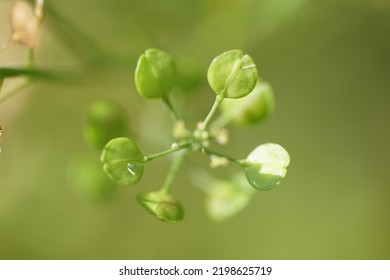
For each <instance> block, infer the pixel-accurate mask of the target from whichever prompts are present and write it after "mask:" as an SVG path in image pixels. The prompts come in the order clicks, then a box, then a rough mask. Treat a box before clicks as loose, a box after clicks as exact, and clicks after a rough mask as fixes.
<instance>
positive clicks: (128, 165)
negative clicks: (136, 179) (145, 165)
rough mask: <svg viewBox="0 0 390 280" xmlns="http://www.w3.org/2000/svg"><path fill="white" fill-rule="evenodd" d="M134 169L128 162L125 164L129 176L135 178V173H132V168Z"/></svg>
mask: <svg viewBox="0 0 390 280" xmlns="http://www.w3.org/2000/svg"><path fill="white" fill-rule="evenodd" d="M133 167H134V165H133V164H131V163H130V162H129V163H128V164H127V171H129V173H130V174H131V175H133V176H135V172H134V171H133V169H132V168H133Z"/></svg>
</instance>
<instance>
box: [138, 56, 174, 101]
mask: <svg viewBox="0 0 390 280" xmlns="http://www.w3.org/2000/svg"><path fill="white" fill-rule="evenodd" d="M176 76H177V74H176V67H175V64H174V62H173V59H172V58H171V57H170V56H169V55H168V54H167V53H165V52H163V51H160V50H156V49H147V50H146V51H145V53H144V54H142V55H141V56H140V58H139V59H138V64H137V68H136V69H135V85H136V87H137V91H138V93H139V94H140V95H142V96H143V97H146V98H167V97H168V95H169V94H170V92H171V91H172V90H173V88H174V87H175V85H176V79H177V77H176Z"/></svg>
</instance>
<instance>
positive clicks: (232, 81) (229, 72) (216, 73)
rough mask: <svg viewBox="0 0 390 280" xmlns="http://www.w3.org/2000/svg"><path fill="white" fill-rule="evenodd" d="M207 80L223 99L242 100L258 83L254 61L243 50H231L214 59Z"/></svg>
mask: <svg viewBox="0 0 390 280" xmlns="http://www.w3.org/2000/svg"><path fill="white" fill-rule="evenodd" d="M207 79H208V81H209V84H210V86H211V88H212V89H213V90H214V92H215V93H216V94H218V95H219V96H221V97H223V98H241V97H244V96H246V95H247V94H249V93H250V92H251V91H252V90H253V89H254V87H255V86H256V82H257V70H256V65H255V63H254V62H253V59H252V58H251V57H250V56H249V55H247V54H245V55H244V54H243V53H242V51H241V50H231V51H227V52H224V53H222V54H221V55H219V56H217V57H216V58H214V60H213V61H212V62H211V64H210V67H209V69H208V72H207Z"/></svg>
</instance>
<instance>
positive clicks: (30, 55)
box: [26, 48, 35, 69]
mask: <svg viewBox="0 0 390 280" xmlns="http://www.w3.org/2000/svg"><path fill="white" fill-rule="evenodd" d="M34 63H35V50H34V48H29V49H28V52H27V63H26V67H27V68H30V69H32V68H33V67H34Z"/></svg>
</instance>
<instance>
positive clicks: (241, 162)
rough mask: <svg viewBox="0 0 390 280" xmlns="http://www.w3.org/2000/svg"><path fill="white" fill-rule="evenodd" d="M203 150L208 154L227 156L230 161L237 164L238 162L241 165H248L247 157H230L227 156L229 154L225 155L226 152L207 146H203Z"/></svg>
mask: <svg viewBox="0 0 390 280" xmlns="http://www.w3.org/2000/svg"><path fill="white" fill-rule="evenodd" d="M202 150H203V151H204V153H206V154H208V155H212V156H217V157H221V158H226V159H227V160H229V161H230V162H233V163H235V164H238V165H240V166H241V167H246V166H247V165H248V164H247V162H246V160H245V159H235V158H233V157H230V156H227V155H224V154H221V153H218V152H215V151H213V150H210V149H208V148H205V147H203V148H202Z"/></svg>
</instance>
